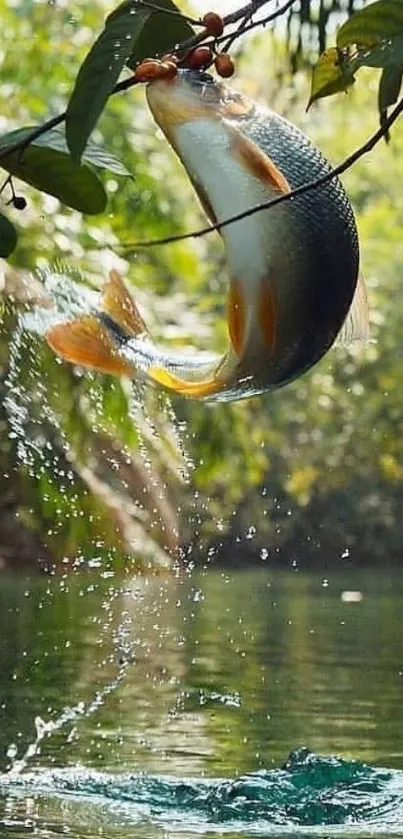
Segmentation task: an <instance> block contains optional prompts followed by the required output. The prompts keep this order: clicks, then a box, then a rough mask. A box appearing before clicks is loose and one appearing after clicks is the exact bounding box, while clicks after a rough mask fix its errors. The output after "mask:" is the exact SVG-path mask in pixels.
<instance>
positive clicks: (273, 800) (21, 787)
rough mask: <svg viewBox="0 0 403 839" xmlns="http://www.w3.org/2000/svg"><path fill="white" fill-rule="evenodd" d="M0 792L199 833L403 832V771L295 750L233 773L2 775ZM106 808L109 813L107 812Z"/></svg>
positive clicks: (103, 817) (80, 771)
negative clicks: (275, 762) (270, 765)
mask: <svg viewBox="0 0 403 839" xmlns="http://www.w3.org/2000/svg"><path fill="white" fill-rule="evenodd" d="M0 793H1V794H2V795H10V794H12V795H13V796H14V797H24V796H27V795H29V796H31V797H32V796H40V797H41V798H42V799H49V798H57V799H58V800H62V801H63V802H64V804H65V806H66V807H67V806H68V803H69V801H70V802H74V804H75V805H77V804H82V805H83V814H84V815H85V813H87V812H88V808H91V807H93V808H95V810H97V811H98V813H99V823H101V824H102V820H107V821H108V824H110V823H111V820H112V823H115V824H126V825H144V824H149V825H154V826H159V827H161V828H163V829H165V830H175V831H178V832H182V831H185V830H186V831H188V832H192V831H193V832H196V833H198V834H207V833H208V834H211V833H213V834H214V833H220V834H226V833H231V834H232V835H233V834H242V835H243V836H268V835H270V836H274V835H284V834H287V833H288V834H290V832H292V834H293V835H298V834H299V833H300V832H303V833H305V835H306V831H307V829H309V830H310V831H312V829H314V833H315V835H318V834H319V835H321V834H323V833H325V834H326V835H327V836H328V835H329V833H331V834H332V835H334V834H336V835H343V836H346V835H357V834H360V835H365V834H368V832H370V833H371V835H372V836H373V835H376V834H378V835H380V834H382V835H385V834H386V833H388V834H394V835H397V834H399V833H400V834H401V832H402V830H403V772H401V771H397V770H388V769H380V768H374V767H371V766H368V765H366V764H363V763H360V762H358V761H347V760H341V759H338V758H336V757H318V756H316V755H315V754H313V753H312V752H310V751H309V750H308V749H299V750H297V751H295V752H293V753H292V754H291V755H290V757H289V759H288V760H287V762H286V764H285V765H284V767H283V768H281V769H271V770H262V771H259V772H253V773H251V774H247V775H243V776H241V777H239V778H236V779H233V780H231V779H225V780H223V779H210V780H206V779H180V778H163V777H151V776H147V775H142V774H125V775H113V774H107V773H104V772H96V771H88V770H85V769H83V768H82V767H75V768H73V769H64V770H60V771H49V770H42V771H40V772H35V773H33V772H30V773H26V774H23V775H19V776H17V777H16V776H13V775H11V774H6V775H1V776H0ZM106 814H107V817H106Z"/></svg>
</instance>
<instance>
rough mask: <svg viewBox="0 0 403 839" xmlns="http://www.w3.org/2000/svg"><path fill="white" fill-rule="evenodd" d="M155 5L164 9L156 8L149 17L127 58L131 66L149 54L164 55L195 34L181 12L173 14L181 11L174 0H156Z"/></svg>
mask: <svg viewBox="0 0 403 839" xmlns="http://www.w3.org/2000/svg"><path fill="white" fill-rule="evenodd" d="M155 6H158V7H159V8H160V9H161V10H162V11H160V12H156V11H155V10H154V11H153V12H152V14H151V15H150V17H149V18H148V20H147V22H146V24H145V25H144V27H143V29H142V31H141V32H140V35H139V37H138V38H137V41H136V43H135V46H134V49H133V50H132V52H131V54H130V56H129V58H128V60H127V63H128V65H129V67H132V68H133V67H135V66H136V64H138V62H139V61H142V60H143V58H147V56H153V55H162V54H163V53H164V52H167V50H169V49H172V48H173V47H174V46H176V44H180V43H181V42H182V41H185V40H187V39H188V38H191V37H192V36H193V35H194V34H195V32H194V29H193V28H192V26H191V25H190V23H188V21H187V20H185V19H184V18H183V17H181V16H180V14H177V15H174V14H171V12H179V11H180V10H179V9H178V7H177V6H176V5H175V3H173V2H172V0H155ZM164 9H165V10H166V11H165V13H164Z"/></svg>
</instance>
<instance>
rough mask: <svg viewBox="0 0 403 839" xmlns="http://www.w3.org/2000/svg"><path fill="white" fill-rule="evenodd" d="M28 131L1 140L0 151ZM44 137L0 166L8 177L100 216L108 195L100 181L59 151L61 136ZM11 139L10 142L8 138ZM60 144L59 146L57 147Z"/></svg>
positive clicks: (9, 156)
mask: <svg viewBox="0 0 403 839" xmlns="http://www.w3.org/2000/svg"><path fill="white" fill-rule="evenodd" d="M29 131H31V129H26V128H22V129H20V131H19V132H17V131H13V132H12V133H11V134H7V135H6V136H5V137H2V138H1V139H0V151H2V150H4V149H5V148H7V147H8V146H9V145H11V140H12V142H13V143H14V142H15V141H16V139H18V134H19V133H20V132H21V134H24V133H28V132H29ZM51 133H52V135H53V136H51V137H49V136H48V134H44V135H42V136H41V137H38V138H37V139H36V140H35V141H34V142H33V143H31V144H30V145H29V146H28V147H27V148H26V149H25V151H24V154H23V155H22V157H21V154H20V152H18V151H14V152H10V154H9V155H7V157H2V158H1V160H0V165H1V166H2V168H3V169H6V171H7V172H9V173H10V174H11V175H15V176H16V177H18V178H20V179H21V180H22V181H25V182H26V183H27V184H30V185H31V186H34V187H36V189H39V190H41V191H42V192H47V193H49V195H54V196H55V197H56V198H59V200H60V201H62V203H63V204H67V206H68V207H72V208H73V209H74V210H80V212H82V213H88V214H90V215H93V214H96V213H102V212H103V210H104V209H105V207H106V203H107V195H106V192H105V189H104V187H103V184H102V182H101V181H100V180H99V178H98V176H97V175H96V174H95V172H93V170H92V169H91V167H90V166H89V165H88V164H87V163H83V164H81V166H76V165H75V164H74V163H73V161H72V160H71V157H70V155H69V154H68V153H67V150H66V149H65V150H64V151H63V150H61V149H62V144H63V136H62V135H61V134H60V132H56V133H59V138H57V139H55V136H54V134H55V132H49V134H51ZM10 138H11V139H10ZM59 142H60V143H61V146H60V148H58V144H59Z"/></svg>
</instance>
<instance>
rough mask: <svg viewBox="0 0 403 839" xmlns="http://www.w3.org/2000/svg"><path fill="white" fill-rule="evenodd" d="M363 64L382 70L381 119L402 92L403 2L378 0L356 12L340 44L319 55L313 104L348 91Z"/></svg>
mask: <svg viewBox="0 0 403 839" xmlns="http://www.w3.org/2000/svg"><path fill="white" fill-rule="evenodd" d="M361 67H378V68H380V69H381V70H382V73H381V79H380V83H379V92H378V107H379V112H380V116H381V121H382V119H383V118H384V116H385V115H386V111H387V109H388V108H389V107H391V106H392V105H394V104H395V102H396V101H397V98H398V96H399V93H400V88H401V82H402V74H403V3H402V2H401V0H378V2H376V3H371V4H370V5H368V6H366V7H365V8H364V9H360V10H359V11H357V12H355V14H353V15H352V17H351V18H350V19H349V20H347V21H346V22H345V23H344V24H343V25H342V26H341V27H340V29H339V31H338V33H337V46H336V47H333V48H331V49H329V50H326V51H325V52H324V53H322V55H321V56H320V58H319V61H318V62H317V64H316V65H315V67H314V70H313V75H312V87H311V96H310V104H311V103H312V102H314V101H315V100H316V99H320V98H323V97H324V96H331V95H332V94H334V93H338V92H340V91H341V90H346V89H347V87H349V86H350V85H351V84H353V82H354V80H355V75H356V73H357V71H358V70H359V69H360V68H361Z"/></svg>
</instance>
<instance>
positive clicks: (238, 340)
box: [228, 280, 246, 357]
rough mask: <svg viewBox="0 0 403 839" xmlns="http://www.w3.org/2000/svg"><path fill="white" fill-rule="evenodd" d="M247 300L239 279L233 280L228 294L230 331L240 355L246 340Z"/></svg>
mask: <svg viewBox="0 0 403 839" xmlns="http://www.w3.org/2000/svg"><path fill="white" fill-rule="evenodd" d="M245 325H246V311H245V300H244V296H243V292H242V288H241V284H240V282H239V281H238V280H232V282H231V285H230V290H229V295H228V331H229V335H230V338H231V343H232V346H233V348H234V350H235V352H236V354H237V356H238V357H239V356H240V355H241V353H242V349H243V346H244V340H245Z"/></svg>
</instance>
